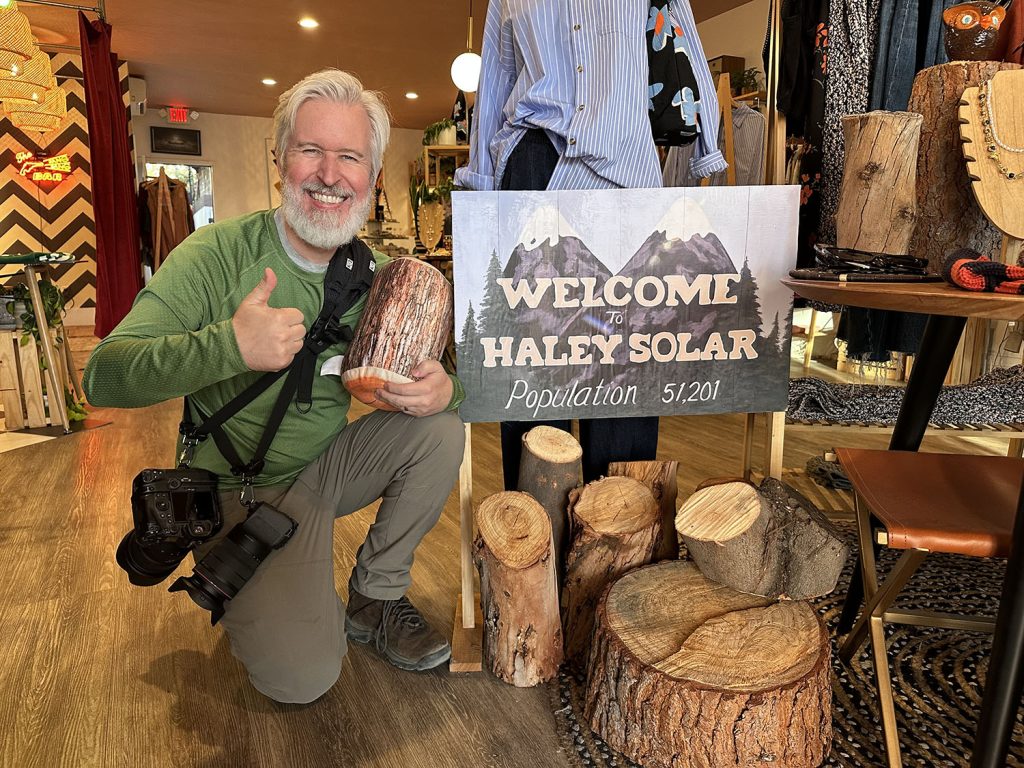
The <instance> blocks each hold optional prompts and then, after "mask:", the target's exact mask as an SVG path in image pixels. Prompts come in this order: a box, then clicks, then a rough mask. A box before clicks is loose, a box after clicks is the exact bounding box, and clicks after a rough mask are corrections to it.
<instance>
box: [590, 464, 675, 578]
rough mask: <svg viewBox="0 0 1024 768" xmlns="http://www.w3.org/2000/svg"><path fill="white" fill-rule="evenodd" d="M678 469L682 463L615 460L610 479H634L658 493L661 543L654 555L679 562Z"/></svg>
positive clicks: (655, 557) (656, 496) (609, 473)
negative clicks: (677, 526)
mask: <svg viewBox="0 0 1024 768" xmlns="http://www.w3.org/2000/svg"><path fill="white" fill-rule="evenodd" d="M678 470H679V462H678V461H613V462H612V463H610V464H609V465H608V476H609V477H632V478H633V479H634V480H639V481H640V482H641V483H643V484H644V485H646V486H647V487H648V488H650V489H651V493H653V494H654V500H655V502H657V504H658V509H660V510H661V543H660V544H658V548H657V549H656V550H655V552H654V559H655V560H676V559H678V557H679V537H678V536H676V499H677V498H678V497H679V487H678V481H677V479H676V473H677V471H678Z"/></svg>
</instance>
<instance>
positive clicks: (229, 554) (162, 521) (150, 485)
mask: <svg viewBox="0 0 1024 768" xmlns="http://www.w3.org/2000/svg"><path fill="white" fill-rule="evenodd" d="M132 517H133V519H134V520H135V527H134V528H133V529H132V530H130V531H129V532H128V533H127V534H126V535H125V537H124V538H123V539H122V540H121V543H120V545H118V548H117V564H118V565H119V566H121V568H122V569H124V570H125V571H126V572H127V573H128V580H129V581H130V582H131V583H132V584H136V585H138V586H144V587H146V586H152V585H154V584H159V583H160V582H161V581H163V580H164V579H166V578H167V577H168V576H169V575H170V574H171V573H172V572H173V571H174V570H175V569H176V568H177V567H178V565H179V564H180V563H181V561H182V560H183V559H184V558H185V555H187V554H188V553H189V552H190V551H191V550H192V549H193V548H194V547H196V546H198V545H200V544H203V543H205V542H207V541H209V540H210V539H211V538H212V537H213V536H215V535H216V534H217V532H218V531H220V529H221V526H222V525H223V520H222V517H221V510H220V499H219V497H218V496H217V476H216V475H215V474H214V473H212V472H208V471H206V470H202V469H191V468H187V467H179V468H178V469H145V470H143V471H142V472H140V473H139V474H138V475H136V477H135V480H134V481H133V482H132ZM296 527H297V524H296V523H295V521H294V520H292V519H291V518H290V517H288V516H287V515H285V514H284V513H283V512H279V511H278V510H276V509H274V508H273V507H272V506H270V505H269V504H263V503H260V504H255V505H253V506H252V507H251V508H250V511H249V515H248V516H247V517H246V519H245V520H243V521H242V522H241V523H239V524H238V525H236V526H235V527H234V528H232V529H231V530H230V531H229V532H228V534H227V536H225V537H224V539H223V540H221V541H220V542H219V543H218V544H217V546H215V547H214V548H213V549H211V550H210V551H209V552H207V553H206V556H205V557H203V559H202V560H200V561H199V562H198V563H196V565H195V568H194V569H193V571H192V575H191V576H188V577H185V576H183V577H181V578H179V579H176V580H175V582H174V583H173V584H172V585H171V587H170V590H169V591H171V592H176V591H178V590H186V591H187V592H188V594H189V597H191V598H192V600H193V601H194V602H195V603H196V604H197V605H199V606H200V607H202V608H205V609H207V610H208V611H210V612H211V614H212V616H211V621H212V623H213V624H216V623H217V622H218V621H219V620H220V617H221V616H223V615H224V602H225V601H226V600H230V599H231V598H233V597H234V596H235V595H237V594H238V590H240V589H241V588H242V587H243V586H245V583H246V582H247V581H248V580H249V577H251V576H252V574H253V573H254V572H255V571H256V567H257V566H258V565H259V564H260V563H262V562H263V560H264V558H266V556H267V555H268V554H270V551H271V550H274V549H278V548H279V547H282V546H284V544H285V543H286V542H287V541H288V539H289V538H291V535H292V533H294V532H295V529H296Z"/></svg>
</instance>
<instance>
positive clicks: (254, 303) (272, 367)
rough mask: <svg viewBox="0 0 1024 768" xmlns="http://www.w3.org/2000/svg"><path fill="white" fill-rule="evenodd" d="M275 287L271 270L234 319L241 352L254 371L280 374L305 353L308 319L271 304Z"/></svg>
mask: <svg viewBox="0 0 1024 768" xmlns="http://www.w3.org/2000/svg"><path fill="white" fill-rule="evenodd" d="M276 286H277V275H275V274H274V270H272V269H270V268H269V267H268V268H267V269H266V270H265V271H264V272H263V279H262V280H260V281H259V283H257V285H256V287H255V288H253V289H252V293H250V294H249V295H248V296H246V297H245V298H244V299H242V303H241V304H239V305H238V309H236V310H235V314H234V316H233V317H232V318H231V324H232V326H234V329H235V341H236V342H237V343H238V351H239V352H241V353H242V360H244V361H245V364H246V365H247V366H248V367H249V370H251V371H280V370H281V369H282V368H285V367H287V366H288V364H289V363H291V361H292V358H293V357H295V353H296V352H298V351H299V350H300V349H302V340H303V338H304V337H305V335H306V326H305V318H304V317H303V315H302V312H300V311H299V310H297V309H293V308H285V309H276V308H274V307H271V306H270V305H269V304H268V302H269V301H270V294H272V293H273V292H274V288H275V287H276Z"/></svg>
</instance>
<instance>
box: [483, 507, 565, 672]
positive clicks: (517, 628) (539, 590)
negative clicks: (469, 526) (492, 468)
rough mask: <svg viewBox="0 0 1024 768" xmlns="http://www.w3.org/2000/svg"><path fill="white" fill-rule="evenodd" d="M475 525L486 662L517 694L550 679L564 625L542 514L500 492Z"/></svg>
mask: <svg viewBox="0 0 1024 768" xmlns="http://www.w3.org/2000/svg"><path fill="white" fill-rule="evenodd" d="M477 524H478V526H479V530H480V533H479V534H478V535H477V538H476V542H475V545H474V552H475V556H474V560H475V561H476V564H477V568H478V569H479V570H480V607H481V610H482V612H483V619H484V625H483V655H484V663H485V664H486V665H487V667H488V669H490V670H491V672H493V673H494V675H495V676H496V677H497V678H499V679H500V680H503V681H505V682H506V683H510V684H511V685H514V686H516V687H519V688H527V687H530V686H534V685H537V684H538V683H543V682H545V681H547V680H550V679H551V678H553V677H554V676H555V675H556V674H558V667H559V665H560V664H561V663H562V625H561V621H560V617H559V614H558V585H557V583H556V579H555V566H554V563H555V560H554V556H553V554H554V553H553V552H552V548H551V524H550V523H549V522H548V517H547V514H545V512H544V509H543V507H541V506H540V504H538V503H537V501H536V500H534V499H533V498H532V497H530V496H529V495H527V494H525V493H518V492H516V491H505V492H502V493H496V494H494V495H493V496H488V497H487V498H486V499H484V501H483V503H482V504H481V505H480V508H479V509H478V510H477Z"/></svg>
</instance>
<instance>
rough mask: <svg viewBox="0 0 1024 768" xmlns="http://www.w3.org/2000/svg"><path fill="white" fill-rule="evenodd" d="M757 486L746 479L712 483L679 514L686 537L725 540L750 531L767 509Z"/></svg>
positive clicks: (690, 500)
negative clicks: (764, 507) (717, 483)
mask: <svg viewBox="0 0 1024 768" xmlns="http://www.w3.org/2000/svg"><path fill="white" fill-rule="evenodd" d="M763 504H764V500H763V499H762V498H761V495H760V494H759V493H758V492H757V489H756V488H755V487H754V486H753V485H751V484H750V483H746V482H743V481H735V482H725V483H722V484H719V485H711V486H707V487H705V488H702V489H701V490H699V491H697V492H696V493H695V494H693V495H692V496H691V497H690V498H689V499H687V500H686V502H685V503H684V504H683V506H682V507H680V509H679V513H678V514H677V515H676V530H677V531H678V532H679V534H680V535H682V536H687V537H691V538H694V539H700V540H701V541H709V542H715V543H718V544H720V543H722V542H725V541H729V540H730V539H733V538H735V537H736V536H738V535H740V534H741V533H743V532H744V531H746V530H747V529H748V528H750V526H751V525H752V524H753V523H754V521H755V520H757V518H758V517H759V516H760V515H761V514H762V512H763Z"/></svg>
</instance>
